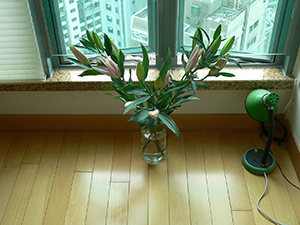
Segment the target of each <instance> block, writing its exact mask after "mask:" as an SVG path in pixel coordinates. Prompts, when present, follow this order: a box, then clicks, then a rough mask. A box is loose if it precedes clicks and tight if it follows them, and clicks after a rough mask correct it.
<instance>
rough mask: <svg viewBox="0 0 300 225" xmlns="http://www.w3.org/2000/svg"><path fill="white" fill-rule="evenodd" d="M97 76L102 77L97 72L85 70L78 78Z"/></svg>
mask: <svg viewBox="0 0 300 225" xmlns="http://www.w3.org/2000/svg"><path fill="white" fill-rule="evenodd" d="M91 75H92V76H97V75H103V74H102V73H100V72H98V71H97V70H94V69H93V70H85V71H83V72H82V73H81V74H80V75H79V76H80V77H84V76H91Z"/></svg>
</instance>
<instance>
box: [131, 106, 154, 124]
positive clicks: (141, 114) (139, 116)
mask: <svg viewBox="0 0 300 225" xmlns="http://www.w3.org/2000/svg"><path fill="white" fill-rule="evenodd" d="M148 112H149V111H148V110H145V109H141V110H139V111H138V112H136V113H135V114H133V115H132V116H131V118H130V119H129V120H128V121H134V122H136V123H140V122H142V121H143V120H144V119H146V118H147V117H148Z"/></svg>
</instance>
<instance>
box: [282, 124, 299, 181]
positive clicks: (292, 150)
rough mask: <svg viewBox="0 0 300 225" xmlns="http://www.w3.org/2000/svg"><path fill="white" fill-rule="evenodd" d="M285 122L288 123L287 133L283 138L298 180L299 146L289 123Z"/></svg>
mask: <svg viewBox="0 0 300 225" xmlns="http://www.w3.org/2000/svg"><path fill="white" fill-rule="evenodd" d="M287 124H288V130H289V135H288V136H287V138H286V139H285V144H286V148H287V150H288V153H289V155H290V158H291V160H292V163H293V166H294V169H295V171H296V173H297V177H298V180H300V164H299V162H300V146H299V144H298V141H297V139H296V137H295V135H294V132H293V130H292V128H291V126H290V124H289V123H287Z"/></svg>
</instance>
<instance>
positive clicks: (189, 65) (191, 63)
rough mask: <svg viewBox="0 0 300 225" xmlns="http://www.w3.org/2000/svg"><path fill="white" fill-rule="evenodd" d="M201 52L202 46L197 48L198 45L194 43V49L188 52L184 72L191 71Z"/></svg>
mask: <svg viewBox="0 0 300 225" xmlns="http://www.w3.org/2000/svg"><path fill="white" fill-rule="evenodd" d="M202 52H203V48H202V49H199V45H195V47H194V49H193V50H192V52H191V54H190V57H189V59H188V62H187V65H186V67H185V72H186V73H189V72H191V70H192V69H193V68H194V67H195V66H196V65H197V63H198V60H199V58H200V56H201V54H202Z"/></svg>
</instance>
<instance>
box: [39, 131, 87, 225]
mask: <svg viewBox="0 0 300 225" xmlns="http://www.w3.org/2000/svg"><path fill="white" fill-rule="evenodd" d="M80 137H81V132H66V135H65V139H64V142H63V145H62V150H61V154H60V159H59V162H58V166H57V170H56V173H55V178H54V182H53V186H52V190H51V195H50V198H49V203H48V207H47V211H46V215H45V220H44V225H53V224H57V225H60V224H63V223H64V221H65V213H66V209H67V203H68V199H69V194H70V189H71V184H72V179H73V174H74V168H75V163H76V157H77V153H78V147H79V143H80Z"/></svg>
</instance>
